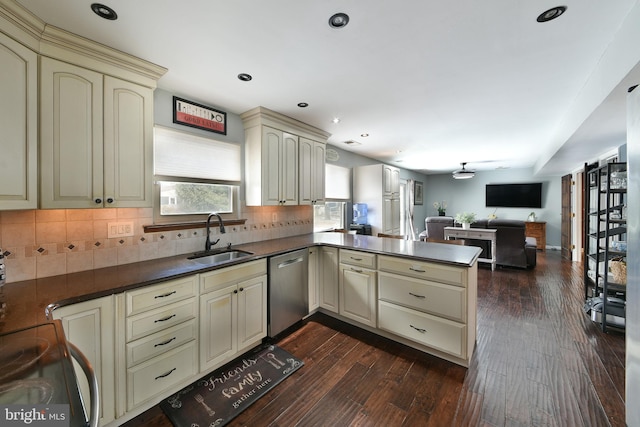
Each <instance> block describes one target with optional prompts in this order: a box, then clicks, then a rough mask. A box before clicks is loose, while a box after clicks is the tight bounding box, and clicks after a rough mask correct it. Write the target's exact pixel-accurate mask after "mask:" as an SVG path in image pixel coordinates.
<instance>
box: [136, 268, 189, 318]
mask: <svg viewBox="0 0 640 427" xmlns="http://www.w3.org/2000/svg"><path fill="white" fill-rule="evenodd" d="M197 279H198V276H197V275H194V276H189V277H185V278H184V279H176V280H170V281H168V282H164V283H160V284H158V285H153V286H147V287H144V288H142V289H137V290H135V291H129V292H127V293H126V304H127V313H126V315H127V316H131V315H134V314H138V313H142V312H143V311H147V310H151V309H153V308H156V307H161V306H163V305H165V304H169V303H172V302H176V301H181V300H183V299H187V298H190V297H193V296H195V295H196V290H197V283H198V281H197Z"/></svg>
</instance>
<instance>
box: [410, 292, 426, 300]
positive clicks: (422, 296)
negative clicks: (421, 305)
mask: <svg viewBox="0 0 640 427" xmlns="http://www.w3.org/2000/svg"><path fill="white" fill-rule="evenodd" d="M409 295H411V296H412V297H416V298H420V299H424V298H426V296H424V295H417V294H413V293H411V292H409Z"/></svg>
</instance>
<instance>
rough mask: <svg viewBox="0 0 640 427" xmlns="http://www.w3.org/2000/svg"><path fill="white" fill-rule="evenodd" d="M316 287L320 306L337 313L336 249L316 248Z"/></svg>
mask: <svg viewBox="0 0 640 427" xmlns="http://www.w3.org/2000/svg"><path fill="white" fill-rule="evenodd" d="M318 251H319V252H318V273H319V274H318V281H319V282H318V287H319V291H320V301H319V302H320V304H319V305H320V307H322V308H324V309H326V310H329V311H333V312H334V313H337V312H338V311H339V310H340V306H339V303H338V301H339V286H338V283H339V271H338V249H337V248H331V247H328V246H321V247H319V248H318Z"/></svg>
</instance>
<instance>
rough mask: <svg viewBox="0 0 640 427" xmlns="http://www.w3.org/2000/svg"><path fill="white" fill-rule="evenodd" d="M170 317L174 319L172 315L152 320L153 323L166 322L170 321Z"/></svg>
mask: <svg viewBox="0 0 640 427" xmlns="http://www.w3.org/2000/svg"><path fill="white" fill-rule="evenodd" d="M172 317H176V315H175V314H172V315H171V316H167V317H163V318H162V319H158V320H154V321H153V323H158V322H166V321H167V320H169V319H171V318H172Z"/></svg>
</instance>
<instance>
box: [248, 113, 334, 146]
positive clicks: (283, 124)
mask: <svg viewBox="0 0 640 427" xmlns="http://www.w3.org/2000/svg"><path fill="white" fill-rule="evenodd" d="M240 118H241V119H242V122H243V124H244V128H245V129H248V128H250V127H254V126H258V125H266V126H271V127H274V128H276V129H279V130H282V131H285V132H292V133H294V134H296V135H298V136H302V137H305V138H309V139H314V140H320V141H322V142H327V139H329V137H330V136H331V134H330V133H329V132H326V131H324V130H322V129H319V128H317V127H314V126H311V125H308V124H306V123H303V122H301V121H299V120H296V119H293V118H291V117H289V116H285V115H284V114H280V113H278V112H275V111H273V110H270V109H268V108H265V107H256V108H253V109H251V110H249V111H246V112H244V113H242V114H241V115H240Z"/></svg>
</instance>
